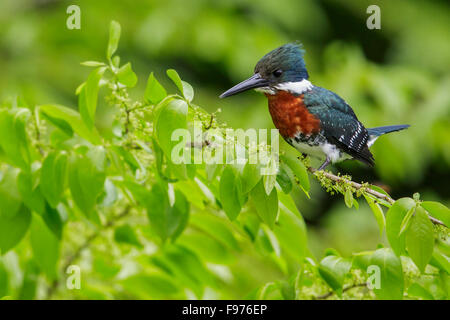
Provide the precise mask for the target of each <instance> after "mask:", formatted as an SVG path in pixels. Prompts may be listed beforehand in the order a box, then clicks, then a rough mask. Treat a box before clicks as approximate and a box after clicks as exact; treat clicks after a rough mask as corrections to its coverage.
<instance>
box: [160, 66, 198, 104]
mask: <svg viewBox="0 0 450 320" xmlns="http://www.w3.org/2000/svg"><path fill="white" fill-rule="evenodd" d="M166 73H167V76H168V77H169V78H170V80H172V81H173V83H175V85H176V86H177V88H178V90H180V92H181V94H182V95H183V97H184V98H185V99H186V100H187V101H189V102H191V101H192V99H194V89H192V86H191V85H190V84H189V83H187V82H186V81H183V80H181V78H180V76H179V75H178V73H177V72H176V71H175V70H173V69H169V70H167V72H166Z"/></svg>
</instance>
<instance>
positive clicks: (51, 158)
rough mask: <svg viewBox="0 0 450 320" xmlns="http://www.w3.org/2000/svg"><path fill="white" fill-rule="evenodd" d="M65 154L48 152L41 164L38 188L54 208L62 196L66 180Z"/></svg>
mask: <svg viewBox="0 0 450 320" xmlns="http://www.w3.org/2000/svg"><path fill="white" fill-rule="evenodd" d="M67 159H68V156H67V153H66V152H64V151H63V152H58V151H53V152H50V153H49V154H48V155H47V157H46V158H45V160H44V162H43V163H42V169H41V184H40V188H41V191H42V194H43V195H44V197H45V199H47V201H48V203H49V204H50V205H51V206H52V207H53V208H56V206H57V205H58V203H59V202H60V201H61V198H62V196H63V194H64V190H65V185H66V178H67Z"/></svg>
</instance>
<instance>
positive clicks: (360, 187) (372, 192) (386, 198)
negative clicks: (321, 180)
mask: <svg viewBox="0 0 450 320" xmlns="http://www.w3.org/2000/svg"><path fill="white" fill-rule="evenodd" d="M308 171H309V172H311V173H313V174H315V173H317V172H320V174H322V175H323V176H324V177H326V178H328V179H329V180H331V181H334V182H335V183H336V182H344V183H346V184H349V185H350V186H352V187H353V188H355V189H356V190H360V191H362V192H365V193H367V194H370V195H372V196H374V197H375V198H377V199H380V200H384V201H386V202H388V203H390V204H391V205H392V204H394V202H395V200H394V199H392V198H391V197H390V196H388V195H386V194H383V193H381V192H378V191H376V190H373V189H371V188H368V187H366V186H365V185H362V184H360V183H357V182H354V181H352V180H349V179H345V178H343V177H339V176H337V175H334V174H332V173H331V172H328V171H325V170H321V171H319V170H317V169H315V168H312V167H308ZM428 218H429V219H430V221H431V222H432V223H434V224H437V225H441V226H444V227H447V226H446V225H445V223H443V222H442V221H441V220H439V219H436V218H434V217H432V216H430V215H428ZM447 228H448V227H447Z"/></svg>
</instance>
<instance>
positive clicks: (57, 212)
mask: <svg viewBox="0 0 450 320" xmlns="http://www.w3.org/2000/svg"><path fill="white" fill-rule="evenodd" d="M60 206H61V205H60ZM60 206H58V208H52V207H51V206H50V205H49V204H48V203H46V206H45V211H44V212H43V213H42V214H41V217H42V219H43V220H44V222H45V224H46V225H47V227H48V228H49V229H50V231H51V232H53V233H54V235H55V236H56V237H57V238H58V239H60V240H61V237H62V230H63V226H64V222H65V221H66V220H67V216H65V215H64V214H63V213H62V210H61V209H60Z"/></svg>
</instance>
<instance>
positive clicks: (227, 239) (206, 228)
mask: <svg viewBox="0 0 450 320" xmlns="http://www.w3.org/2000/svg"><path fill="white" fill-rule="evenodd" d="M227 222H228V221H226V220H224V219H221V218H219V217H216V216H214V215H212V214H209V213H208V214H194V215H192V217H191V221H190V223H191V224H192V225H194V226H195V227H196V228H199V229H201V230H202V231H203V232H205V233H207V234H209V235H210V236H211V237H213V238H215V239H217V240H218V241H220V242H221V243H222V244H223V245H225V246H227V247H229V248H230V249H232V250H235V251H238V250H239V243H238V241H237V240H236V238H235V236H234V233H233V230H232V229H231V227H230V226H229V225H228V223H229V222H228V223H227Z"/></svg>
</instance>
